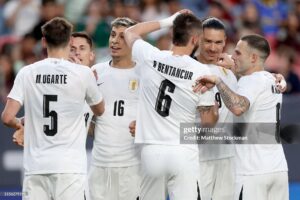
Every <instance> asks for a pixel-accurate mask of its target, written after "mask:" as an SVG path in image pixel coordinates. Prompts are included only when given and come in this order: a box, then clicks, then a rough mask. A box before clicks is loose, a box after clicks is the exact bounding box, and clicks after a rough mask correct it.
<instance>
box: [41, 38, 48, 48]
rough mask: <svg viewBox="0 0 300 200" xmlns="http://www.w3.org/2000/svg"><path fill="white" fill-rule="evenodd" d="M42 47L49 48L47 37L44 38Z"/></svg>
mask: <svg viewBox="0 0 300 200" xmlns="http://www.w3.org/2000/svg"><path fill="white" fill-rule="evenodd" d="M42 47H43V48H47V41H46V38H45V37H42Z"/></svg>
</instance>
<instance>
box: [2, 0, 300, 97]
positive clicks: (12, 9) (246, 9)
mask: <svg viewBox="0 0 300 200" xmlns="http://www.w3.org/2000/svg"><path fill="white" fill-rule="evenodd" d="M182 8H188V9H190V10H192V11H193V12H194V13H195V15H197V16H198V17H199V18H202V19H203V18H206V17H208V16H214V17H218V18H220V19H222V20H223V21H224V23H225V24H226V26H227V45H226V51H227V52H228V53H232V51H233V49H234V47H235V43H236V42H237V41H238V39H239V38H240V37H241V36H242V35H244V34H247V33H258V34H262V35H264V36H265V37H266V38H267V39H268V41H269V42H270V44H271V47H272V54H271V56H270V57H269V58H268V60H267V64H266V69H267V70H268V71H271V72H276V73H281V74H283V75H284V76H285V78H286V79H287V82H288V89H287V91H286V93H287V94H293V93H298V94H299V93H300V81H299V79H300V0H0V98H1V99H2V100H4V99H5V98H6V95H7V93H8V92H9V91H10V89H11V87H12V84H13V81H14V77H15V75H16V74H17V72H18V71H19V69H20V68H21V67H23V66H25V65H28V64H30V63H33V62H35V61H37V60H40V59H43V58H44V57H45V51H44V50H43V48H42V45H41V38H42V33H41V29H40V28H41V26H42V25H43V24H44V23H45V22H46V21H48V20H50V19H51V18H53V17H56V16H63V17H65V18H67V19H68V20H69V21H71V22H72V23H73V24H74V27H75V31H86V32H87V33H89V34H90V35H91V36H92V38H93V40H94V43H95V51H96V53H97V62H100V61H103V60H105V59H107V58H108V49H107V47H108V38H109V34H110V22H111V21H112V20H113V19H114V18H116V17H123V16H127V17H130V18H132V19H134V20H136V21H149V20H157V19H162V18H165V17H167V16H169V15H171V14H173V13H175V12H177V11H178V10H180V9H182ZM146 39H147V40H148V41H149V42H151V43H152V44H154V45H156V46H157V47H158V48H160V49H168V48H169V46H170V42H171V33H170V31H169V30H162V31H158V32H155V33H153V34H150V35H149V36H148V37H147V38H146Z"/></svg>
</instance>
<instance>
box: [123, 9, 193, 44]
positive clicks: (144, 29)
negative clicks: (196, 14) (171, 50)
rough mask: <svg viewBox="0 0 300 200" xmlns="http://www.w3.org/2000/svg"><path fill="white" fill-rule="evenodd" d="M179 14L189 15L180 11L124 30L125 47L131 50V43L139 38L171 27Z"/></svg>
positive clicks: (185, 11)
mask: <svg viewBox="0 0 300 200" xmlns="http://www.w3.org/2000/svg"><path fill="white" fill-rule="evenodd" d="M181 13H191V11H190V10H187V9H184V10H181V11H179V12H177V13H175V14H173V15H172V16H170V17H168V18H165V19H163V20H160V21H150V22H141V23H138V24H136V25H134V26H131V27H129V28H127V29H126V30H125V40H126V43H127V45H128V46H129V47H130V48H131V47H132V45H133V43H134V42H135V41H136V40H137V39H139V38H141V37H142V36H143V35H146V34H148V33H151V32H153V31H156V30H159V29H161V28H167V27H171V26H173V21H174V20H175V18H176V17H177V16H178V15H180V14H181Z"/></svg>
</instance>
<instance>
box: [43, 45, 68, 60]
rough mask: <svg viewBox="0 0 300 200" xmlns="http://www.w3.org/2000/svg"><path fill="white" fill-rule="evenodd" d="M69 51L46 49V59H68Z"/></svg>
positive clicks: (64, 49)
mask: <svg viewBox="0 0 300 200" xmlns="http://www.w3.org/2000/svg"><path fill="white" fill-rule="evenodd" d="M69 52H70V51H69V49H68V48H67V47H66V48H53V49H50V48H47V53H48V58H59V59H65V60H68V59H69Z"/></svg>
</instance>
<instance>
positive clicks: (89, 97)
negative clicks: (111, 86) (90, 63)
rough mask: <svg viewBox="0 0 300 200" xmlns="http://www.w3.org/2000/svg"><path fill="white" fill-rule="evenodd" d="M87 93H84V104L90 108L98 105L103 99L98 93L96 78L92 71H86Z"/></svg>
mask: <svg viewBox="0 0 300 200" xmlns="http://www.w3.org/2000/svg"><path fill="white" fill-rule="evenodd" d="M85 81H86V83H87V92H86V99H85V100H86V102H87V104H89V105H90V106H93V105H96V104H98V103H100V102H101V101H102V99H103V96H102V94H101V92H100V91H99V89H98V87H97V83H96V78H95V76H94V74H93V72H92V70H90V69H88V74H87V76H86V80H85Z"/></svg>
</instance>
